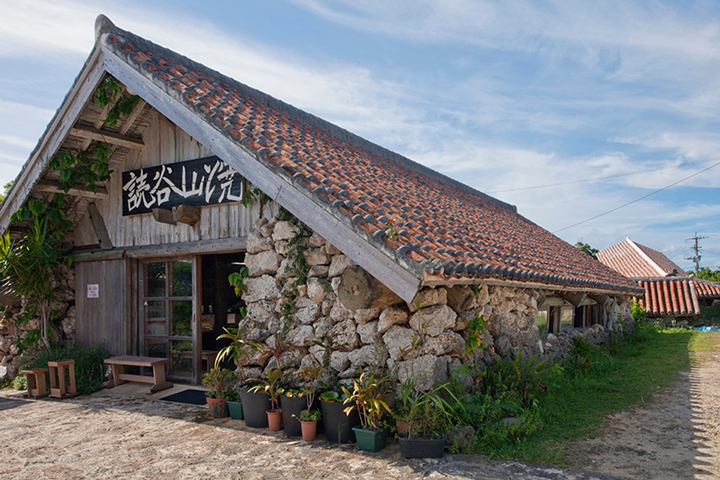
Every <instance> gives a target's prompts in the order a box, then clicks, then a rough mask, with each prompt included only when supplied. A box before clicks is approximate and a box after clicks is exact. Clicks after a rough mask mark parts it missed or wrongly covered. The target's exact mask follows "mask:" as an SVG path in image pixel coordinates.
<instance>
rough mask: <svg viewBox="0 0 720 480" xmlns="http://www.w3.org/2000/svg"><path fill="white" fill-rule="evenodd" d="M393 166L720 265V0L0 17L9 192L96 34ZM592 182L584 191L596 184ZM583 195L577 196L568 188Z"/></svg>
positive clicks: (589, 238)
mask: <svg viewBox="0 0 720 480" xmlns="http://www.w3.org/2000/svg"><path fill="white" fill-rule="evenodd" d="M99 13H104V14H106V15H108V16H109V17H110V18H111V19H112V20H113V21H114V22H115V23H116V25H118V26H119V27H120V28H124V29H127V30H131V31H133V32H135V33H137V34H139V35H141V36H143V37H145V38H148V39H150V40H152V41H154V42H156V43H159V44H161V45H164V46H167V47H169V48H171V49H173V50H175V51H177V52H180V53H182V54H184V55H186V56H189V57H191V58H193V59H195V60H198V61H200V62H202V63H204V64H206V65H208V66H209V67H212V68H214V69H217V70H220V71H221V72H223V73H226V74H228V75H230V76H232V77H234V78H236V79H237V80H239V81H241V82H243V83H246V84H248V85H250V86H252V87H255V88H257V89H259V90H262V91H264V92H267V93H269V94H271V95H273V96H275V97H277V98H280V99H282V100H284V101H286V102H288V103H291V104H293V105H295V106H297V107H299V108H302V109H304V110H307V111H310V112H312V113H314V114H316V115H318V116H320V117H323V118H325V119H327V120H330V121H332V122H334V123H336V124H338V125H340V126H342V127H344V128H347V129H348V130H350V131H353V132H354V133H357V134H359V135H361V136H363V137H365V138H367V139H369V140H372V141H374V142H376V143H379V144H380V145H383V146H385V147H387V148H390V149H391V150H395V151H397V152H399V153H402V154H404V155H406V156H408V157H410V158H412V159H413V160H415V161H418V162H421V163H423V164H425V165H428V166H429V167H431V168H434V169H436V170H439V171H441V172H443V173H445V174H447V175H449V176H451V177H454V178H456V179H458V180H460V181H462V182H464V183H467V184H469V185H472V186H473V187H475V188H477V189H479V190H481V191H484V192H488V193H491V192H497V193H494V195H495V196H496V197H498V198H500V199H502V200H504V201H507V202H509V203H512V204H514V205H517V207H518V211H519V212H520V213H521V214H523V215H524V216H526V217H528V218H529V219H531V220H533V221H534V222H536V223H538V224H539V225H541V226H543V227H544V228H546V229H548V230H550V231H552V232H558V233H557V234H558V235H559V236H560V237H561V238H563V239H564V240H566V241H568V242H570V243H575V242H577V241H578V240H582V241H584V242H587V243H590V244H591V245H593V246H594V247H596V248H601V249H602V248H606V247H609V246H611V245H613V244H615V243H617V242H620V241H622V240H624V239H625V237H627V236H629V237H630V238H632V239H633V240H635V241H636V242H638V243H641V244H644V245H647V246H649V247H651V248H654V249H657V250H660V251H662V252H664V253H665V254H666V255H668V256H669V257H670V258H671V259H672V260H674V261H675V262H676V263H678V264H679V265H680V266H682V267H683V268H685V269H690V268H691V266H692V264H691V262H689V261H687V260H685V259H684V258H685V257H688V256H690V255H691V251H690V242H687V241H686V239H687V238H689V237H690V236H692V235H693V233H694V232H698V234H700V235H703V236H707V237H709V238H707V239H705V240H703V241H702V242H701V245H702V246H703V247H704V255H703V259H702V262H701V264H702V265H703V266H708V267H711V268H718V266H720V165H719V166H717V167H714V168H711V169H709V170H708V171H706V172H703V173H701V174H699V175H696V176H694V177H692V178H690V179H688V180H686V181H684V182H682V183H680V184H678V185H676V186H674V187H671V188H669V189H667V190H664V191H662V192H660V193H658V194H656V195H653V196H650V197H648V198H647V199H644V200H641V201H639V202H636V203H633V204H631V205H629V206H627V207H625V208H622V209H619V210H617V211H616V212H613V213H611V214H608V215H604V216H601V217H599V218H597V219H595V220H592V221H590V222H586V223H582V224H580V225H577V226H574V227H571V228H566V227H568V226H571V225H574V224H576V223H578V222H582V221H583V220H586V219H588V218H591V217H594V216H596V215H599V214H602V213H603V212H607V211H609V210H612V209H614V208H616V207H618V206H620V205H623V204H625V203H629V202H632V201H634V200H637V199H639V198H641V197H643V196H645V195H647V194H649V193H652V192H654V191H656V190H659V189H661V188H664V187H666V186H668V185H670V184H673V183H675V182H677V181H679V180H682V179H683V178H685V177H688V176H690V175H693V174H695V173H697V172H699V171H701V170H703V169H705V168H708V167H710V166H712V165H714V164H715V163H717V162H720V128H719V127H720V4H718V3H717V2H714V1H705V2H691V3H688V2H677V3H675V2H629V1H612V0H610V1H593V2H582V1H546V2H532V1H524V0H513V1H503V2H493V1H484V0H413V1H410V0H407V1H405V0H398V1H391V0H365V1H363V2H357V1H350V0H335V1H332V0H290V1H279V0H278V1H270V0H268V1H264V2H258V1H257V0H255V1H233V2H230V1H228V2H197V1H193V2H185V1H156V2H153V1H144V2H137V1H132V0H130V1H124V2H97V1H96V2H83V1H73V0H67V1H63V2H51V1H48V0H17V1H16V0H2V1H1V2H0V18H1V19H2V21H1V22H0V182H2V184H4V183H5V182H7V181H9V180H11V179H12V178H14V177H15V175H16V174H17V172H18V171H19V169H20V167H21V165H22V164H23V163H24V162H25V160H26V159H27V157H28V155H29V153H30V151H31V150H32V148H33V147H34V145H35V143H36V142H37V140H38V138H39V137H40V135H41V134H42V132H43V131H44V129H45V126H46V125H47V122H48V121H49V119H50V118H51V116H52V115H53V113H54V111H55V109H56V108H57V107H58V106H59V105H60V103H61V102H62V99H63V97H64V95H65V93H66V92H67V90H68V89H69V87H70V85H71V84H72V81H73V79H74V78H75V76H76V75H77V73H78V72H79V70H80V68H81V66H82V63H83V62H84V60H85V58H86V57H87V55H88V54H89V52H90V50H91V49H92V45H93V42H94V37H93V25H94V19H95V17H96V16H97V15H98V14H99ZM588 180H589V181H588ZM569 182H576V183H569Z"/></svg>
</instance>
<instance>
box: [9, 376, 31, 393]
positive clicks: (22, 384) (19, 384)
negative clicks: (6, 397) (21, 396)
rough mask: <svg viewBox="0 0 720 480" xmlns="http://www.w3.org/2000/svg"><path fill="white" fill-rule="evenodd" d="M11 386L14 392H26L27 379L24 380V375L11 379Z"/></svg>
mask: <svg viewBox="0 0 720 480" xmlns="http://www.w3.org/2000/svg"><path fill="white" fill-rule="evenodd" d="M12 386H13V388H14V389H15V390H27V378H25V375H18V376H17V377H15V378H13V380H12Z"/></svg>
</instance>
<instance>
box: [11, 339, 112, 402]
mask: <svg viewBox="0 0 720 480" xmlns="http://www.w3.org/2000/svg"><path fill="white" fill-rule="evenodd" d="M109 356H110V352H108V351H107V350H106V349H105V348H104V347H97V348H90V347H86V346H83V345H81V344H75V345H72V346H54V347H52V348H50V349H46V350H45V349H44V350H38V351H36V352H34V353H33V354H32V355H31V356H30V357H29V358H28V359H27V360H26V361H24V362H23V364H22V367H23V368H29V369H31V368H47V364H48V362H54V361H57V360H74V361H75V385H76V388H77V391H78V393H80V394H88V393H93V392H96V391H98V390H100V389H102V388H103V380H104V378H105V363H104V360H105V359H106V358H108V357H109ZM24 378H25V377H23V379H24Z"/></svg>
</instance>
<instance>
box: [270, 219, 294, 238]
mask: <svg viewBox="0 0 720 480" xmlns="http://www.w3.org/2000/svg"><path fill="white" fill-rule="evenodd" d="M297 231H298V227H297V225H293V224H292V223H290V222H286V221H281V222H277V223H276V224H275V228H273V233H272V239H273V240H274V241H276V242H278V241H280V240H290V239H291V238H293V237H294V236H295V234H296V233H297Z"/></svg>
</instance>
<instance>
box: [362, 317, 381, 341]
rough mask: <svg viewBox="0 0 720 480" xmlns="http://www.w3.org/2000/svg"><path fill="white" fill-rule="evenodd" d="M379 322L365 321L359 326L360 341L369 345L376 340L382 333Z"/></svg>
mask: <svg viewBox="0 0 720 480" xmlns="http://www.w3.org/2000/svg"><path fill="white" fill-rule="evenodd" d="M377 326H378V322H377V321H372V322H368V323H363V324H360V325H358V326H357V332H358V335H360V342H362V343H363V344H365V345H367V344H370V343H373V342H375V340H376V339H377V338H378V336H379V335H380V334H379V332H378V329H377Z"/></svg>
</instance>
